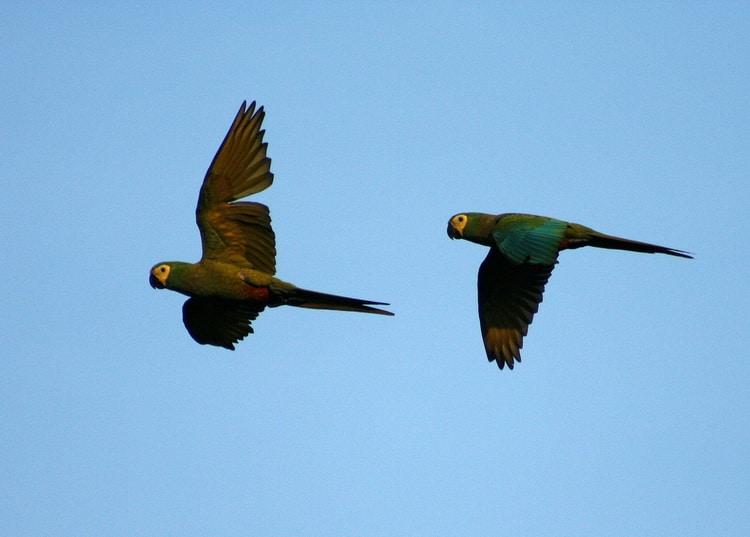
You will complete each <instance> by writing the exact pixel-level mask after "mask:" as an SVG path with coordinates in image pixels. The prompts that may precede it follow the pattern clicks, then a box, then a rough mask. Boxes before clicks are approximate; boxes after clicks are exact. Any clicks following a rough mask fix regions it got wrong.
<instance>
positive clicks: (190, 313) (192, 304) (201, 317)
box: [182, 297, 264, 350]
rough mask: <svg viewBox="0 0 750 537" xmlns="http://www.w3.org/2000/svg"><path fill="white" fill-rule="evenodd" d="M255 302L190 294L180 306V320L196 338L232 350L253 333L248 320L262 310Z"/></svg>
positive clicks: (204, 343)
mask: <svg viewBox="0 0 750 537" xmlns="http://www.w3.org/2000/svg"><path fill="white" fill-rule="evenodd" d="M263 307H264V306H263V305H262V304H258V303H256V302H248V301H240V300H226V299H220V298H204V297H193V298H189V299H188V300H186V301H185V304H183V306H182V322H183V323H185V328H187V331H188V332H189V333H190V335H191V336H192V337H193V339H194V340H195V341H197V342H198V343H200V344H201V345H215V346H217V347H224V348H225V349H230V350H234V344H235V343H237V342H238V341H240V340H242V339H244V338H245V336H246V335H248V334H251V333H252V332H253V329H252V327H251V326H250V323H251V322H252V321H253V320H255V318H256V317H258V315H259V314H260V312H261V311H263Z"/></svg>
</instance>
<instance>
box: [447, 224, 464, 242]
mask: <svg viewBox="0 0 750 537" xmlns="http://www.w3.org/2000/svg"><path fill="white" fill-rule="evenodd" d="M448 236H449V237H450V238H451V239H460V238H461V232H460V231H459V230H457V229H456V228H454V227H453V226H452V225H451V224H450V222H448Z"/></svg>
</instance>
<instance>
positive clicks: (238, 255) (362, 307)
mask: <svg viewBox="0 0 750 537" xmlns="http://www.w3.org/2000/svg"><path fill="white" fill-rule="evenodd" d="M264 114H265V113H264V111H263V108H262V107H261V108H259V109H258V110H257V111H256V110H255V103H254V102H253V103H252V104H251V105H250V107H249V108H246V103H244V102H243V103H242V106H241V107H240V110H239V112H237V116H236V117H235V118H234V121H233V122H232V126H231V127H230V128H229V131H228V132H227V135H226V137H225V138H224V141H223V142H222V143H221V146H220V147H219V150H218V151H217V152H216V155H215V156H214V159H213V161H212V162H211V165H210V166H209V168H208V171H207V172H206V176H205V178H204V180H203V185H202V186H201V189H200V194H199V196H198V205H197V207H196V210H195V217H196V222H197V224H198V229H199V230H200V235H201V244H202V247H203V256H202V257H201V259H200V261H198V262H197V263H184V262H181V261H168V262H162V263H157V264H156V265H154V267H153V268H152V269H151V272H150V274H149V282H150V283H151V286H152V287H154V288H159V289H165V288H166V289H171V290H173V291H177V292H179V293H182V294H184V295H187V296H188V297H190V298H189V299H188V300H187V301H186V302H185V304H184V305H183V308H182V318H183V322H184V324H185V328H186V329H187V331H188V332H189V333H190V335H191V336H192V337H193V339H195V341H197V342H198V343H201V344H208V345H216V346H220V347H225V348H227V349H232V350H233V349H234V344H235V343H237V342H238V341H240V340H242V339H243V338H244V337H245V336H246V335H247V334H249V333H252V331H253V330H252V328H251V327H250V323H251V322H252V321H253V320H254V319H255V318H256V317H257V316H258V315H259V314H260V312H261V311H263V309H264V308H265V307H266V306H268V307H276V306H282V305H290V306H298V307H303V308H315V309H329V310H341V311H358V312H363V313H377V314H381V315H393V314H392V313H391V312H389V311H386V310H382V309H379V308H375V307H373V306H376V305H377V306H379V305H387V304H385V303H383V302H372V301H369V300H361V299H358V298H349V297H343V296H337V295H331V294H327V293H318V292H316V291H309V290H307V289H300V288H298V287H296V286H295V285H293V284H291V283H288V282H285V281H282V280H280V279H278V278H276V277H275V276H274V274H275V273H276V238H275V235H274V232H273V229H272V228H271V216H270V212H269V210H268V207H266V206H265V205H263V204H261V203H256V202H247V201H237V200H239V199H241V198H244V197H246V196H249V195H251V194H255V193H257V192H260V191H262V190H265V189H266V188H268V187H269V186H270V185H271V184H272V183H273V174H272V173H271V159H270V158H268V156H267V155H266V151H267V147H268V144H266V143H264V142H263V135H264V133H265V131H263V130H261V123H262V122H263V116H264Z"/></svg>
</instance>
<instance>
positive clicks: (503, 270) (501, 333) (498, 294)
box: [477, 246, 555, 369]
mask: <svg viewBox="0 0 750 537" xmlns="http://www.w3.org/2000/svg"><path fill="white" fill-rule="evenodd" d="M554 266H555V265H554V262H553V264H550V265H535V264H530V263H524V264H516V263H513V262H511V261H509V260H508V259H507V258H506V257H505V256H504V255H503V254H502V253H501V252H500V250H498V249H497V248H496V247H494V246H493V247H492V248H490V252H489V254H487V257H486V258H485V260H484V261H483V262H482V265H481V266H480V267H479V276H478V279H477V291H478V296H479V324H480V328H481V330H482V338H483V339H484V347H485V350H486V351H487V359H488V360H490V361H492V360H496V361H497V365H498V366H499V367H500V369H502V368H503V367H504V366H505V365H506V364H507V365H508V367H509V368H510V369H513V363H514V360H517V361H519V362H520V361H521V351H520V349H521V347H523V337H524V336H525V335H526V333H527V331H528V329H529V325H530V324H531V321H532V319H533V318H534V314H535V313H536V312H537V311H538V309H539V303H540V302H541V301H542V293H544V286H545V285H546V284H547V281H548V280H549V277H550V275H551V274H552V269H553V268H554Z"/></svg>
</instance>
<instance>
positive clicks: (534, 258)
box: [448, 213, 693, 369]
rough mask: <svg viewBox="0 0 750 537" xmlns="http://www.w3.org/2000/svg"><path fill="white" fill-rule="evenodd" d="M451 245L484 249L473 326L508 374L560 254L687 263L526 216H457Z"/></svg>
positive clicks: (657, 250) (661, 250) (641, 245)
mask: <svg viewBox="0 0 750 537" xmlns="http://www.w3.org/2000/svg"><path fill="white" fill-rule="evenodd" d="M448 236H449V237H450V238H451V239H466V240H468V241H471V242H475V243H477V244H481V245H482V246H488V247H489V248H490V251H489V253H488V254H487V257H486V258H485V260H484V261H483V262H482V264H481V266H480V267H479V275H478V278H477V294H478V298H479V325H480V329H481V331H482V338H483V339H484V348H485V351H486V352H487V359H488V360H489V361H493V360H495V361H496V362H497V365H498V367H500V369H503V367H504V366H505V365H507V366H508V368H509V369H513V364H514V360H515V361H518V362H520V361H521V351H520V350H521V347H522V346H523V337H524V336H525V335H526V333H527V332H528V328H529V325H530V324H531V321H532V319H533V318H534V314H535V313H536V312H537V311H538V309H539V303H540V302H541V301H542V293H543V292H544V286H545V285H546V284H547V281H548V280H549V277H550V275H551V274H552V269H553V268H554V267H555V264H556V263H557V256H558V254H559V253H560V251H561V250H570V249H574V248H581V247H583V246H595V247H597V248H610V249H614V250H628V251H631V252H642V253H648V254H667V255H673V256H677V257H685V258H688V259H692V257H693V256H692V255H690V254H689V253H688V252H684V251H682V250H675V249H674V248H666V247H664V246H657V245H655V244H649V243H646V242H638V241H632V240H629V239H623V238H620V237H614V236H612V235H605V234H604V233H599V232H598V231H594V230H593V229H591V228H588V227H586V226H582V225H580V224H573V223H570V222H563V221H561V220H556V219H554V218H548V217H545V216H535V215H530V214H517V213H508V214H498V215H491V214H483V213H461V214H457V215H454V216H453V217H451V219H450V220H449V221H448Z"/></svg>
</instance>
